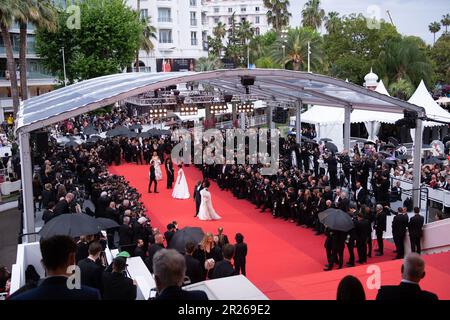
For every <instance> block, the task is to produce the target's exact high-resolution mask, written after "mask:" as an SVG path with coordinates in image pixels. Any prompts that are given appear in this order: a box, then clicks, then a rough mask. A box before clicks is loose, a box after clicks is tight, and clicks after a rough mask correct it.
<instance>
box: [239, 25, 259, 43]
mask: <svg viewBox="0 0 450 320" xmlns="http://www.w3.org/2000/svg"><path fill="white" fill-rule="evenodd" d="M254 33H255V30H254V28H253V27H252V23H251V22H250V21H248V20H244V21H242V22H241V23H240V24H239V28H238V30H237V36H238V38H239V41H240V42H241V43H242V44H246V43H247V41H249V40H250V39H251V38H252V37H253V34H254Z"/></svg>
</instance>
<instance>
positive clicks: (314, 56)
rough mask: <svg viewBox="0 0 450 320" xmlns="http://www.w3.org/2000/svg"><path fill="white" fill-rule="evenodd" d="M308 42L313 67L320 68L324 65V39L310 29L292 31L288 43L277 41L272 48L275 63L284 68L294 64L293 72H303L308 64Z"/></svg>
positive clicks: (288, 34) (287, 39)
mask: <svg viewBox="0 0 450 320" xmlns="http://www.w3.org/2000/svg"><path fill="white" fill-rule="evenodd" d="M308 42H310V47H311V66H312V67H314V68H318V67H319V65H321V64H322V56H323V52H322V38H321V37H320V35H319V33H317V31H315V30H313V29H310V28H295V29H290V30H289V31H288V33H287V38H286V41H285V40H284V39H282V38H279V39H277V41H276V42H275V43H274V44H273V45H272V48H271V55H272V59H273V61H274V62H275V63H279V64H281V65H282V66H286V65H287V64H292V69H293V70H295V71H299V70H301V69H302V67H303V68H304V65H305V64H306V63H307V59H308ZM283 45H284V49H282V48H283Z"/></svg>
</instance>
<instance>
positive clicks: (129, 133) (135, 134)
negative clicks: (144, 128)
mask: <svg viewBox="0 0 450 320" xmlns="http://www.w3.org/2000/svg"><path fill="white" fill-rule="evenodd" d="M121 136H125V137H128V138H136V137H137V136H138V133H137V132H134V131H129V130H128V132H122V133H121Z"/></svg>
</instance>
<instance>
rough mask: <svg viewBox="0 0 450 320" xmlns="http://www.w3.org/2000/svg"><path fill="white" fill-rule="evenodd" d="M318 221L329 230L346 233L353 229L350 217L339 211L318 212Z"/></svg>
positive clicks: (331, 209)
mask: <svg viewBox="0 0 450 320" xmlns="http://www.w3.org/2000/svg"><path fill="white" fill-rule="evenodd" d="M319 220H320V222H322V223H323V224H324V225H325V226H326V227H328V228H330V229H331V230H337V231H344V232H347V231H349V230H351V229H353V228H354V224H353V221H352V218H351V217H350V215H349V214H347V213H346V212H344V211H342V210H340V209H334V208H330V209H327V210H325V211H322V212H320V213H319Z"/></svg>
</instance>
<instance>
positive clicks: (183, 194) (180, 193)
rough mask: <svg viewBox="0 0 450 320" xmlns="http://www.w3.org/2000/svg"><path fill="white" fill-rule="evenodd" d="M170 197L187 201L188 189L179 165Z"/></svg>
mask: <svg viewBox="0 0 450 320" xmlns="http://www.w3.org/2000/svg"><path fill="white" fill-rule="evenodd" d="M172 197H173V198H175V199H182V200H184V199H189V187H188V184H187V181H186V177H185V176H184V171H183V166H182V165H181V164H179V165H178V174H177V181H176V182H175V187H174V188H173V191H172Z"/></svg>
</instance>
